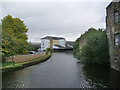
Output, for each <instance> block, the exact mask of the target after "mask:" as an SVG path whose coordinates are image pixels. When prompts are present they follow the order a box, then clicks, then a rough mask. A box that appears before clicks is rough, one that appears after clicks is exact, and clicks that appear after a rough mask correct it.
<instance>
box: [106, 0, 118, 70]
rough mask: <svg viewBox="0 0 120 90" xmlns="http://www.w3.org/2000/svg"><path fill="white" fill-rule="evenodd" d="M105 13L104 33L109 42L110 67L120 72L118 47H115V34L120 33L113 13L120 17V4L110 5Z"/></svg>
mask: <svg viewBox="0 0 120 90" xmlns="http://www.w3.org/2000/svg"><path fill="white" fill-rule="evenodd" d="M106 11H107V16H106V29H107V31H106V32H107V37H108V42H109V54H110V66H111V68H113V69H115V70H119V71H120V45H115V34H116V33H120V22H119V23H115V11H118V12H119V16H120V2H112V3H110V4H109V5H108V7H107V8H106ZM119 19H120V18H119ZM119 35H120V34H119Z"/></svg>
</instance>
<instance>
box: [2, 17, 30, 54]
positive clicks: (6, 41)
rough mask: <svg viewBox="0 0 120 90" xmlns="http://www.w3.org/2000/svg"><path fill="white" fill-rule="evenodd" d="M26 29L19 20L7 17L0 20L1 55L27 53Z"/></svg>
mask: <svg viewBox="0 0 120 90" xmlns="http://www.w3.org/2000/svg"><path fill="white" fill-rule="evenodd" d="M27 31H28V29H27V27H26V25H25V24H24V22H23V21H22V20H20V18H13V17H12V16H10V15H8V16H5V17H4V18H3V20H2V54H3V56H10V55H16V54H26V53H28V45H29V44H28V42H27V39H28V37H27V35H26V33H27Z"/></svg>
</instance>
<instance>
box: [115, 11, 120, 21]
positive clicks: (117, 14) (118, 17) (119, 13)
mask: <svg viewBox="0 0 120 90" xmlns="http://www.w3.org/2000/svg"><path fill="white" fill-rule="evenodd" d="M114 23H120V12H119V10H116V11H114Z"/></svg>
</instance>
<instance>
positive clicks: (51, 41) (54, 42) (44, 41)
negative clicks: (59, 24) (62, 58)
mask: <svg viewBox="0 0 120 90" xmlns="http://www.w3.org/2000/svg"><path fill="white" fill-rule="evenodd" d="M65 47H66V41H65V38H63V37H52V36H46V37H44V38H41V50H42V51H44V50H46V49H47V48H53V49H61V48H65Z"/></svg>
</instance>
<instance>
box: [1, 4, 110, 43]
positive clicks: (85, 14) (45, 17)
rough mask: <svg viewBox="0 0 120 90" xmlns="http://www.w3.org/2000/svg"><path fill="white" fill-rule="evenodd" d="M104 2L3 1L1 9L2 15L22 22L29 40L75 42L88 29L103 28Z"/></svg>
mask: <svg viewBox="0 0 120 90" xmlns="http://www.w3.org/2000/svg"><path fill="white" fill-rule="evenodd" d="M108 3H109V2H100V3H98V2H95V3H68V2H67V3H65V2H63V3H40V2H39V3H37V2H32V3H31V2H24V3H22V2H17V3H15V2H6V3H5V2H4V3H3V8H2V10H3V16H5V15H8V14H10V15H12V16H14V17H20V18H21V19H22V20H24V21H25V24H26V25H27V26H28V29H29V32H28V36H29V41H36V42H39V41H40V38H41V37H43V36H45V35H57V36H64V37H66V38H67V40H75V39H77V37H79V36H80V34H82V33H84V32H85V31H86V30H87V29H88V28H89V27H96V28H105V8H106V6H107V5H108Z"/></svg>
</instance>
